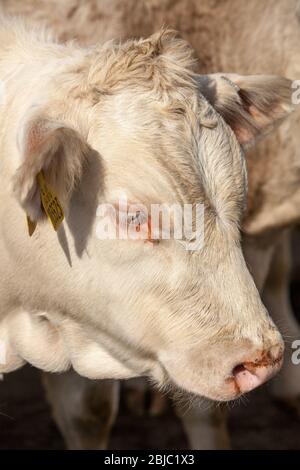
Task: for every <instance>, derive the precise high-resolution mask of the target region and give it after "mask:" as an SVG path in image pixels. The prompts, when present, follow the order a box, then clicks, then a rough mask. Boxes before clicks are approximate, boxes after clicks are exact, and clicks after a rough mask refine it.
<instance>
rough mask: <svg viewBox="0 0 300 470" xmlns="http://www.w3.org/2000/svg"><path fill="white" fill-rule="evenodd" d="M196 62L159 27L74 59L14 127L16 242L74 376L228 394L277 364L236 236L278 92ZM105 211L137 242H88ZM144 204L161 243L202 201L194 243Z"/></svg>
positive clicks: (275, 84)
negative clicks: (183, 212)
mask: <svg viewBox="0 0 300 470" xmlns="http://www.w3.org/2000/svg"><path fill="white" fill-rule="evenodd" d="M66 53H69V52H68V51H67V52H66ZM193 67H194V62H193V59H192V51H191V50H190V48H189V46H188V45H187V44H186V43H185V42H184V41H182V40H180V39H177V38H176V37H175V36H174V35H173V34H172V33H169V32H164V33H162V34H158V35H155V36H152V37H150V38H149V39H146V40H139V41H129V42H127V43H125V44H123V45H114V44H110V45H108V46H104V47H101V48H95V49H93V50H91V51H80V50H79V51H78V50H75V52H74V58H73V62H72V61H70V63H69V64H67V65H66V66H65V69H63V70H62V71H61V70H58V71H57V70H53V71H52V72H51V74H50V75H49V77H48V78H47V83H46V84H44V85H43V87H42V88H41V89H40V90H39V92H36V93H42V94H43V100H42V101H41V102H39V100H38V99H37V100H36V102H33V103H32V105H31V106H30V107H29V108H28V109H27V111H26V113H25V114H24V116H23V118H22V119H20V122H19V127H18V149H19V150H18V151H19V155H20V156H21V161H20V164H19V167H18V169H17V170H16V173H15V176H14V191H15V195H16V197H17V199H18V201H19V203H20V204H21V206H22V208H23V209H24V210H25V212H26V213H27V214H28V215H29V216H30V218H31V219H32V220H33V221H37V222H38V228H37V233H36V234H35V235H34V236H33V238H32V239H30V240H29V239H28V241H27V242H26V246H27V249H28V250H32V252H33V253H34V250H38V256H39V259H40V263H39V267H38V268H37V274H36V277H37V282H36V289H37V292H36V294H35V295H36V297H35V301H34V309H35V310H46V312H45V314H44V315H45V316H46V317H47V318H48V320H49V321H50V323H51V324H54V325H55V328H56V331H58V332H59V334H60V335H62V337H63V339H64V344H66V350H67V352H68V354H69V359H70V362H71V364H72V365H73V367H74V368H75V369H76V370H77V371H78V372H79V373H81V374H82V375H87V376H89V377H92V378H102V377H115V378H120V377H130V376H139V375H148V376H150V377H151V378H152V379H153V380H154V381H156V382H157V383H159V384H165V383H168V382H173V383H175V384H177V385H178V386H179V387H181V388H183V389H185V390H188V391H192V392H195V393H198V394H201V395H204V396H207V397H210V398H213V399H217V400H228V399H232V398H235V397H237V396H238V395H239V394H241V393H243V392H247V391H248V390H251V389H252V388H254V387H255V386H257V385H259V384H260V383H262V382H264V381H265V380H266V379H267V378H269V377H270V376H271V375H273V374H274V373H275V372H276V371H277V370H278V369H279V367H280V365H281V360H282V353H283V342H282V339H281V336H280V334H279V332H278V331H277V329H276V327H275V326H274V324H273V323H272V320H271V319H270V317H269V315H268V313H267V311H266V309H265V307H264V306H263V304H262V302H261V299H260V297H259V294H258V292H257V290H256V287H255V285H254V282H253V280H252V278H251V276H250V274H249V272H248V269H247V266H246V264H245V261H244V258H243V255H242V251H241V246H240V234H239V227H240V223H241V218H242V214H243V210H244V207H245V200H246V191H247V177H246V167H245V161H244V155H243V148H244V147H245V146H249V145H251V144H252V143H253V142H254V141H255V140H256V139H257V138H258V137H261V136H262V135H263V134H264V133H265V132H266V131H267V130H269V129H270V128H272V126H274V124H275V123H276V122H280V120H281V119H283V118H284V116H285V115H287V114H288V112H289V111H290V106H289V98H290V82H289V81H288V80H285V79H282V78H277V77H267V76H254V77H244V76H237V75H211V76H197V75H196V74H195V73H194V71H193ZM45 94H46V95H47V96H46V98H45ZM33 95H34V93H33ZM41 171H42V172H43V174H44V176H45V179H46V181H47V182H48V183H49V185H51V186H52V187H53V188H54V190H55V192H56V193H57V195H58V197H59V198H60V200H61V203H62V205H63V206H64V209H65V214H66V220H65V222H64V224H63V225H62V226H61V228H60V229H59V231H58V234H57V235H56V234H55V232H51V228H50V226H49V225H48V224H46V223H45V222H43V219H45V215H44V213H43V210H42V208H41V201H40V192H39V187H38V184H37V175H38V174H39V172H41ZM124 199H126V200H127V202H128V205H127V206H124V205H121V206H120V204H119V202H120V200H122V201H124ZM104 204H106V206H105V207H107V204H108V205H109V206H110V207H111V208H112V211H111V213H109V211H108V212H107V213H106V214H105V215H106V219H105V223H106V224H108V225H110V228H109V230H110V229H111V231H112V232H110V233H115V231H116V232H117V233H119V232H118V230H119V228H120V225H121V220H123V221H124V219H125V220H127V222H128V221H129V223H130V227H131V228H132V227H133V232H134V233H135V234H136V236H135V237H128V238H127V239H125V238H126V237H124V236H123V237H120V236H116V237H115V239H109V238H114V237H105V236H100V235H99V233H100V232H101V230H100V232H99V220H100V219H99V217H100V216H99V217H97V208H98V215H99V214H100V212H99V207H100V208H102V207H103V205H104ZM153 204H164V205H165V206H166V207H167V208H170V209H169V215H170V225H171V234H173V233H174V231H175V219H176V217H175V211H174V204H177V206H180V207H183V206H184V205H190V206H191V207H192V212H193V211H194V212H193V213H197V211H196V208H197V207H198V205H200V206H201V207H202V209H203V211H202V212H201V214H202V215H203V219H202V220H203V221H204V223H203V226H202V225H201V224H200V229H199V226H197V224H196V222H197V220H198V219H197V217H195V219H193V221H192V226H193V231H192V232H191V234H192V235H191V236H190V237H185V238H183V239H182V240H179V239H176V238H175V237H174V236H171V237H170V239H168V238H167V237H165V236H164V230H163V227H161V223H160V222H156V224H155V222H153V216H152V212H151V205H153ZM120 207H121V208H120ZM172 207H173V208H172ZM114 209H116V211H114ZM167 210H168V209H167ZM116 214H117V215H116ZM102 215H103V214H102ZM100 218H101V217H100ZM198 218H199V217H198ZM101 220H102V219H101ZM158 220H161V219H158ZM97 227H98V228H97ZM203 229H204V230H203ZM198 230H200V231H201V234H202V235H201V237H202V238H201V243H200V244H199V246H197V242H199V239H198V238H197V233H198V232H197V231H198ZM154 232H155V233H156V236H154ZM101 233H103V231H102V232H101ZM106 233H107V232H106ZM24 236H25V235H24ZM194 242H195V244H194V245H192V246H193V249H189V248H190V247H191V244H192V243H194ZM49 253H51V255H49ZM67 258H68V260H67ZM45 264H47V272H46V273H45V269H43V268H42V267H43V266H44V265H45ZM39 273H40V274H39ZM42 273H43V274H42ZM40 276H44V278H46V283H47V289H46V288H45V287H44V284H45V279H44V281H43V285H42V287H41V286H39V282H38V281H39V279H40ZM45 299H47V300H45ZM45 305H46V307H45ZM57 354H58V355H59V352H58V351H57ZM64 354H65V351H64ZM48 368H51V367H50V366H49V367H48Z"/></svg>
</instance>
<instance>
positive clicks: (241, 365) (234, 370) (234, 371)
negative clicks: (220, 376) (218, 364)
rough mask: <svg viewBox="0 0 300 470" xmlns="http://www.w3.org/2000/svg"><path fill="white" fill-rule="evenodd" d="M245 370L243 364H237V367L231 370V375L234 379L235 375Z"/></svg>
mask: <svg viewBox="0 0 300 470" xmlns="http://www.w3.org/2000/svg"><path fill="white" fill-rule="evenodd" d="M245 370H246V367H245V366H244V364H238V365H237V366H235V367H234V368H233V370H232V375H233V376H234V377H235V376H236V375H237V374H241V373H242V372H244V371H245Z"/></svg>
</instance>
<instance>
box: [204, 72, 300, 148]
mask: <svg viewBox="0 0 300 470" xmlns="http://www.w3.org/2000/svg"><path fill="white" fill-rule="evenodd" d="M199 87H200V92H201V94H202V95H203V96H205V97H206V99H207V100H208V101H209V102H210V104H212V106H213V107H214V108H215V109H216V111H217V112H218V113H219V114H221V116H222V117H223V119H224V120H225V121H226V123H227V124H228V125H229V126H230V127H231V128H232V130H233V131H234V133H235V134H236V136H237V139H238V141H239V142H240V144H241V145H243V146H251V145H253V144H254V143H255V141H256V140H257V139H258V138H260V137H261V136H263V135H264V134H266V133H268V132H270V131H271V130H272V129H273V128H274V127H276V125H278V124H280V122H281V121H282V120H283V119H284V118H285V117H286V116H287V115H288V114H289V113H290V112H291V111H292V110H293V108H294V106H293V104H292V92H293V90H292V82H291V80H288V79H287V78H283V77H277V76H272V75H245V76H243V75H236V74H212V75H200V76H199Z"/></svg>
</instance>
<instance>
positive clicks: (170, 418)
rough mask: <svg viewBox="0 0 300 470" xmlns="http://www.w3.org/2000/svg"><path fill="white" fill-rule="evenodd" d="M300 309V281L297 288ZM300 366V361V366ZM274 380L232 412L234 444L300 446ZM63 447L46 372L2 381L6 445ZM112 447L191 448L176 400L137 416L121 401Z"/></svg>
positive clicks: (0, 413) (298, 431)
mask: <svg viewBox="0 0 300 470" xmlns="http://www.w3.org/2000/svg"><path fill="white" fill-rule="evenodd" d="M292 294H293V296H292V297H293V302H294V307H295V310H296V311H297V312H300V284H297V285H294V286H293V289H292ZM298 367H300V365H299V366H298ZM269 388H270V387H269V384H266V385H265V386H264V387H262V388H260V389H259V390H257V391H256V392H253V393H251V394H249V395H248V399H247V401H246V402H245V403H239V404H236V405H235V406H234V407H233V409H232V412H231V413H230V419H229V427H230V433H231V439H232V447H233V448H234V449H270V450H273V449H298V450H300V417H297V416H296V414H295V413H294V412H293V411H292V410H290V409H288V408H286V407H284V406H283V405H282V404H278V403H276V402H274V400H273V399H272V398H271V396H270V393H269ZM16 448H17V449H63V448H64V443H63V440H62V438H61V436H60V434H59V432H58V430H57V428H56V426H55V423H54V421H53V419H52V417H51V411H50V408H49V406H48V404H47V402H46V400H45V395H44V391H43V388H42V385H41V381H40V374H39V372H38V371H37V370H35V369H34V368H32V367H30V366H26V367H24V368H23V369H21V370H19V371H16V372H14V373H11V374H8V375H7V376H5V379H4V381H3V382H0V449H16ZM110 448H111V449H179V450H180V449H186V448H187V441H186V438H185V435H184V432H183V430H182V427H181V424H180V421H179V420H178V419H177V418H176V416H175V414H174V412H173V410H172V406H171V405H170V408H169V410H168V412H166V413H165V414H164V415H163V416H160V417H151V416H146V415H145V416H133V415H131V414H130V412H129V411H127V410H126V408H125V406H124V405H121V410H120V413H119V416H118V419H117V422H116V425H115V427H114V429H113V432H112V436H111V441H110Z"/></svg>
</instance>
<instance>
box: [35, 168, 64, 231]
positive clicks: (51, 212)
mask: <svg viewBox="0 0 300 470" xmlns="http://www.w3.org/2000/svg"><path fill="white" fill-rule="evenodd" d="M37 182H38V185H39V188H40V195H41V201H42V206H43V208H44V211H45V212H46V214H47V216H48V219H49V220H50V222H51V224H52V226H53V228H54V230H55V231H56V230H58V228H59V226H60V224H61V223H62V221H63V220H64V211H63V208H62V206H61V204H60V202H59V200H58V198H57V196H56V195H55V194H54V193H53V191H52V189H51V188H50V186H48V184H47V183H46V181H45V177H44V175H43V172H42V171H40V172H39V173H38V174H37Z"/></svg>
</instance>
